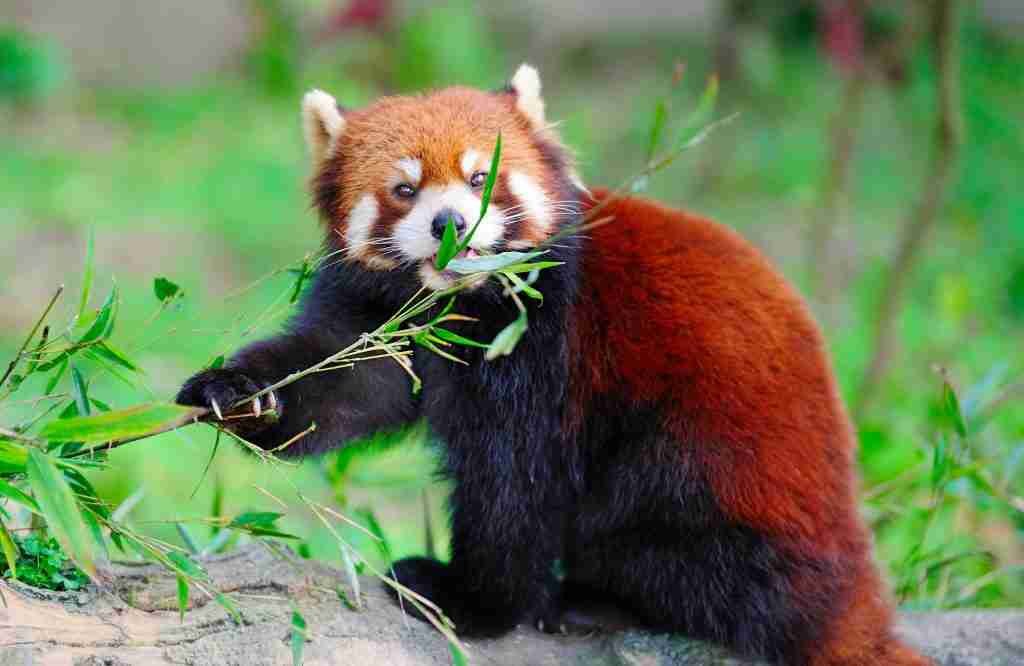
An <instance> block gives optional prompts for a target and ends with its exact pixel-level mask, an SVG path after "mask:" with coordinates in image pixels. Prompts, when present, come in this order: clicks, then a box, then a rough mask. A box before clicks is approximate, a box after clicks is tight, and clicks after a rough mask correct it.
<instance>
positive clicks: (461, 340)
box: [430, 326, 490, 349]
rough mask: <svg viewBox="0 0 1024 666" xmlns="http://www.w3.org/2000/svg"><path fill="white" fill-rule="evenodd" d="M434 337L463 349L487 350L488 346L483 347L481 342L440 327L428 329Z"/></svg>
mask: <svg viewBox="0 0 1024 666" xmlns="http://www.w3.org/2000/svg"><path fill="white" fill-rule="evenodd" d="M430 330H431V331H432V332H433V334H434V335H436V336H437V337H439V338H441V339H442V340H444V341H445V342H451V343H453V344H456V345H462V346H463V347H479V348H480V349H487V348H488V347H489V346H490V345H485V344H483V343H482V342H477V341H476V340H470V339H469V338H466V337H463V336H461V335H459V334H458V333H454V332H452V331H449V330H448V329H446V328H441V327H440V326H434V327H433V328H431V329H430Z"/></svg>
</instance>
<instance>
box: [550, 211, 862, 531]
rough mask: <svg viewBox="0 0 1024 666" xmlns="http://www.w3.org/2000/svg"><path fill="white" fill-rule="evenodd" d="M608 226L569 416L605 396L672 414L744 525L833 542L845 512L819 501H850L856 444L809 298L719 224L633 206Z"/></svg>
mask: <svg viewBox="0 0 1024 666" xmlns="http://www.w3.org/2000/svg"><path fill="white" fill-rule="evenodd" d="M604 196H606V194H605V193H604V192H597V193H596V198H597V200H598V201H600V200H601V199H602V198H603V197H604ZM592 205H593V204H592ZM605 216H611V217H612V218H613V220H612V221H611V222H609V223H607V224H604V225H602V226H598V227H596V228H593V229H591V230H590V231H588V232H587V234H586V235H587V237H588V239H587V241H586V242H585V243H584V248H585V249H584V256H583V261H582V277H581V285H580V298H579V302H578V305H577V309H576V312H575V314H574V316H573V318H572V324H571V326H572V331H571V334H570V335H571V338H572V339H573V343H572V344H573V347H574V362H573V406H574V408H575V409H573V410H571V417H570V418H573V417H575V418H586V417H585V413H586V405H587V404H588V403H589V402H590V400H591V399H592V398H593V397H595V396H597V395H612V396H618V397H621V398H622V399H624V400H625V401H626V402H627V403H639V404H642V403H651V404H657V405H659V406H667V407H669V410H668V416H667V417H666V423H665V425H666V427H667V428H669V429H670V430H671V431H673V432H675V433H676V434H677V435H678V438H679V440H680V441H681V442H696V444H695V445H694V446H695V447H700V448H701V450H700V451H695V452H693V453H694V455H698V456H700V457H701V459H702V462H703V463H704V464H705V465H707V467H708V468H709V469H710V475H711V482H712V484H713V486H715V490H716V494H717V495H718V499H719V501H720V503H721V504H722V505H723V506H724V507H725V508H727V511H728V512H729V513H731V514H732V516H733V517H734V518H736V519H740V520H744V521H745V522H752V523H756V524H759V525H762V526H764V527H767V528H769V529H771V530H778V531H782V532H787V533H793V534H794V535H800V536H803V537H805V538H811V539H815V538H818V537H822V538H829V537H826V535H830V534H831V535H834V534H836V531H835V530H834V529H830V528H834V527H835V526H836V524H835V521H839V522H843V523H846V522H847V518H848V516H845V515H843V514H844V512H843V511H841V510H839V505H840V504H841V503H840V502H837V503H836V504H835V506H833V507H829V506H825V504H827V502H823V501H822V500H821V498H822V497H827V498H833V500H838V499H839V498H844V497H845V498H849V497H850V493H851V492H852V469H851V465H852V461H851V459H852V455H851V454H852V448H853V443H852V440H853V438H852V432H851V429H850V427H849V424H848V421H847V418H846V416H845V412H844V410H843V407H842V404H841V402H840V399H839V397H838V393H837V389H836V385H835V381H834V379H833V376H832V371H831V369H830V366H829V363H828V359H827V356H826V352H825V349H824V345H823V342H822V338H821V335H820V333H819V331H818V328H817V326H816V325H815V323H814V321H813V319H812V318H811V316H810V313H809V312H808V310H807V307H806V305H805V304H804V303H803V301H802V299H801V298H800V297H799V296H798V295H797V293H796V292H795V290H794V289H793V288H792V287H791V286H790V285H789V284H788V283H787V282H786V281H785V279H784V278H783V277H782V276H781V275H780V274H779V273H778V271H777V270H775V269H774V268H773V267H772V266H771V264H770V263H769V262H768V260H767V259H766V258H765V257H764V256H763V255H762V254H761V253H760V252H759V251H758V250H757V249H756V248H754V247H753V246H752V245H751V244H749V243H748V242H747V241H745V240H744V239H743V238H741V237H740V236H739V235H738V234H736V233H735V232H733V231H731V230H729V229H727V228H725V227H723V226H721V225H718V224H716V223H713V222H711V221H709V220H706V219H703V218H700V217H697V216H693V215H689V214H686V213H683V212H681V211H677V210H673V209H670V208H667V207H665V206H662V205H659V204H657V203H654V202H651V201H648V200H644V199H638V198H632V197H630V198H618V199H615V200H613V201H611V202H609V203H607V204H606V205H604V206H603V207H602V209H601V211H600V212H599V213H598V214H597V217H598V218H603V217H605ZM573 412H574V413H575V414H574V415H573ZM663 413H664V412H663ZM850 536H851V537H853V536H855V535H852V534H851V535H850ZM856 536H857V538H858V539H859V535H856ZM830 545H832V546H838V545H839V544H835V543H833V544H830Z"/></svg>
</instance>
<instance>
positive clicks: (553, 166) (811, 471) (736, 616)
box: [178, 65, 929, 666]
mask: <svg viewBox="0 0 1024 666" xmlns="http://www.w3.org/2000/svg"><path fill="white" fill-rule="evenodd" d="M303 109H304V110H303V113H304V122H305V133H306V138H307V142H308V144H309V146H310V150H311V153H312V157H313V169H314V176H313V194H314V200H315V204H316V206H317V208H318V210H319V212H320V215H321V217H322V219H323V221H324V224H325V231H326V240H325V244H326V247H327V249H328V250H330V251H332V252H337V253H339V254H340V259H339V260H337V261H331V262H329V263H327V264H326V265H325V266H324V267H323V268H322V269H321V270H320V271H319V272H318V274H317V275H316V277H315V280H314V281H313V284H312V286H311V288H310V290H309V292H308V293H307V294H306V296H305V298H304V300H303V302H302V307H301V309H300V312H299V313H298V314H297V315H296V316H295V318H294V319H293V321H292V322H291V323H290V325H289V326H288V328H287V330H286V331H284V332H283V333H281V334H280V335H278V336H276V337H273V338H270V339H267V340H263V341H260V342H256V343H254V344H251V345H249V346H248V347H246V348H244V349H242V350H241V351H240V352H238V353H237V354H236V355H235V356H234V357H233V358H231V359H230V360H229V361H228V363H226V364H225V366H224V367H223V368H220V369H211V370H205V371H203V372H200V373H199V374H197V375H195V376H194V377H192V378H191V379H189V380H188V381H187V382H186V383H185V385H184V386H183V387H182V389H181V391H180V393H179V395H178V400H179V402H182V403H184V404H192V405H203V406H209V407H213V408H214V409H215V411H217V412H218V413H221V408H222V407H225V406H229V405H232V404H234V403H236V402H238V401H239V400H241V399H243V398H246V397H247V396H250V395H252V394H253V393H255V392H256V391H258V390H260V389H262V388H263V387H266V386H268V385H270V384H271V383H274V382H276V381H277V380H279V379H281V378H283V377H284V376H286V375H288V374H289V373H292V372H294V371H296V370H300V369H302V368H305V367H308V366H310V365H313V364H314V363H316V362H318V361H320V360H322V359H323V358H324V357H326V356H328V355H329V354H331V353H333V352H335V351H336V350H338V349H340V348H342V347H343V346H345V345H347V344H349V343H351V342H352V341H353V340H355V339H357V336H358V335H359V334H360V333H362V332H363V331H368V330H372V329H374V328H375V327H377V326H378V325H380V324H381V323H382V322H383V321H385V320H386V319H387V318H388V317H389V316H390V315H391V314H392V313H393V312H394V311H395V310H396V309H397V308H398V307H399V306H401V305H402V303H404V302H405V301H406V299H408V298H409V297H410V295H412V294H413V293H415V292H416V291H417V290H418V289H420V288H421V287H424V286H425V287H427V288H428V289H441V288H444V287H446V286H448V285H449V284H450V283H451V280H452V277H451V276H450V275H448V274H446V273H444V272H439V271H438V270H436V269H435V268H434V257H435V255H436V254H437V252H438V249H439V246H440V239H441V237H442V233H443V231H444V227H445V225H446V224H447V222H448V220H452V221H453V222H454V223H455V225H456V227H457V230H458V232H459V233H460V234H464V233H466V228H467V226H468V225H470V224H472V223H473V222H475V220H476V216H477V213H478V211H479V208H480V202H481V190H482V187H483V185H484V182H485V181H486V179H487V176H488V173H487V170H488V168H489V159H490V156H491V154H492V151H493V149H494V146H495V140H496V137H497V136H498V134H499V133H500V134H501V136H502V139H503V152H502V154H501V160H500V164H499V170H498V174H497V182H496V186H495V189H494V194H493V199H492V202H491V206H490V208H489V210H488V212H487V214H486V216H485V217H484V218H483V221H482V222H481V225H480V228H479V229H478V231H477V233H476V234H475V235H474V236H473V238H472V242H471V243H470V246H469V248H468V249H467V252H468V253H479V254H487V253H493V252H499V251H504V250H508V249H529V248H534V247H537V246H538V245H539V244H541V243H544V242H545V241H546V240H548V239H550V238H551V237H552V235H554V234H556V233H558V232H559V231H561V230H563V229H565V228H566V227H568V226H569V225H575V224H577V223H578V222H579V221H580V220H581V219H582V217H583V216H584V215H586V213H587V211H588V210H590V209H592V208H593V207H594V206H597V205H601V206H602V210H601V212H600V214H601V216H602V217H603V216H608V217H610V218H611V221H610V222H609V223H607V224H604V225H602V226H598V227H595V228H592V229H590V230H588V231H587V232H586V233H585V234H576V235H572V234H568V235H566V237H565V238H560V239H558V241H557V242H556V243H553V244H551V245H550V246H549V247H548V252H549V256H550V258H552V259H553V260H555V261H558V262H561V265H559V266H557V267H555V268H551V269H548V270H545V271H543V272H541V273H540V276H539V278H538V280H537V282H536V283H535V285H534V286H535V288H536V289H538V290H539V291H541V292H542V293H543V295H544V299H543V302H536V301H534V302H531V303H529V304H528V307H529V322H530V323H529V329H528V331H527V332H526V334H525V335H524V336H523V338H522V340H521V342H520V343H519V345H518V346H517V347H516V349H515V350H514V352H513V353H512V354H511V355H509V356H506V357H501V358H498V359H495V360H492V361H488V360H485V358H484V355H483V352H482V351H481V350H479V349H475V348H466V349H461V350H460V351H458V352H456V353H458V354H460V356H461V357H462V358H463V360H464V361H465V362H466V363H465V364H464V365H462V364H454V363H451V362H449V361H447V360H445V359H442V358H441V357H439V356H437V355H435V354H432V353H430V352H429V351H427V350H423V349H417V350H416V351H415V353H414V356H413V361H412V362H413V367H414V369H415V371H416V373H417V375H418V376H419V377H420V378H421V379H422V382H423V384H422V391H421V392H419V393H417V394H413V392H412V391H411V390H410V383H409V378H408V376H407V375H406V374H405V372H404V371H403V370H402V369H401V368H399V367H398V365H397V364H396V363H394V362H393V361H391V360H389V359H379V360H373V361H366V362H363V363H359V364H357V365H356V366H355V367H353V368H351V369H347V370H339V371H334V372H329V373H316V374H313V375H310V376H307V377H304V378H303V379H301V380H299V381H297V382H295V383H292V384H289V385H286V386H284V387H283V388H281V389H279V390H276V391H274V392H273V393H271V394H268V395H267V396H265V399H266V400H270V401H271V402H272V403H273V404H274V405H275V406H276V408H277V409H276V412H277V419H276V420H273V421H271V420H268V419H260V418H255V419H250V420H249V421H245V420H242V421H238V420H232V421H230V422H229V423H230V424H232V425H231V427H233V428H235V429H238V430H240V431H241V432H243V433H244V434H245V436H246V437H247V438H248V439H250V440H251V441H252V442H254V443H256V444H257V445H259V446H261V447H265V448H268V449H270V448H274V447H276V446H278V445H280V444H282V443H283V442H287V441H289V440H291V439H293V438H294V437H295V436H296V435H297V434H299V433H302V432H304V431H306V430H307V429H308V427H309V426H310V424H311V423H313V422H315V423H316V425H317V429H316V431H315V432H312V433H310V434H309V435H308V436H305V437H303V438H301V439H300V440H299V441H298V442H297V443H296V444H295V445H294V446H292V447H290V448H289V449H287V450H286V451H287V452H290V453H292V454H295V453H298V454H315V453H318V452H321V451H324V450H326V449H328V448H331V447H335V446H340V445H343V444H344V443H345V442H347V441H349V440H352V439H355V438H358V437H362V436H366V435H369V434H372V433H374V432H377V431H380V430H384V429H389V428H398V427H401V426H403V425H406V424H409V423H411V422H413V421H415V420H417V419H425V420H426V422H427V424H428V425H429V428H430V431H431V433H432V435H433V436H434V437H435V438H436V439H437V440H438V441H439V442H440V443H441V444H442V451H443V455H442V470H443V472H444V473H445V474H446V475H447V476H448V477H449V478H450V479H451V480H452V481H453V490H452V495H451V498H450V508H451V528H452V537H451V539H452V541H451V560H450V561H449V562H447V563H442V562H440V561H437V560H433V559H429V558H423V557H413V558H407V559H404V560H400V561H398V562H396V563H395V564H394V568H393V575H394V578H395V579H396V580H398V581H399V582H400V583H402V584H403V585H406V586H408V587H410V588H411V589H413V590H414V591H416V592H418V593H420V594H422V595H423V596H425V597H427V598H429V599H431V600H432V601H434V602H435V603H437V604H438V605H439V606H440V608H441V609H442V610H443V611H444V613H445V614H446V615H447V616H448V617H449V618H451V619H452V620H453V621H454V623H455V625H456V630H457V631H458V632H459V633H460V634H462V635H466V636H492V635H498V634H501V633H503V632H505V631H507V630H509V629H511V628H512V627H514V626H515V625H516V624H518V623H522V622H530V623H534V624H536V625H538V626H540V627H542V628H547V629H552V628H556V627H558V626H559V625H560V622H561V617H562V615H561V613H562V611H563V609H565V608H566V607H568V606H571V604H572V602H573V599H574V598H584V597H586V596H588V595H589V596H593V595H598V596H600V597H602V598H605V599H612V600H614V601H615V602H616V603H618V604H620V605H621V606H622V607H623V608H625V609H628V610H629V611H631V612H632V613H633V614H634V615H635V616H636V617H638V618H639V619H640V620H641V621H642V622H643V623H644V624H646V625H647V626H649V627H651V628H653V629H656V630H665V631H672V632H680V633H683V634H686V635H688V636H692V637H695V638H701V639H706V640H710V641H715V642H718V643H721V644H723V645H726V646H729V647H730V648H732V649H733V650H735V651H736V652H737V653H740V654H743V655H749V656H754V657H760V658H764V659H768V660H771V661H773V662H775V663H785V664H812V665H814V666H826V665H827V666H833V665H834V666H839V665H868V664H891V665H895V666H900V665H917V664H927V663H929V662H928V660H926V659H925V658H924V657H921V656H919V655H917V654H915V653H914V652H913V651H912V650H911V649H910V648H908V647H906V646H904V645H903V644H902V643H901V642H900V641H899V640H898V639H897V638H896V637H895V636H894V635H893V633H892V627H891V624H892V611H891V606H890V602H889V601H888V599H887V596H886V593H885V591H884V586H883V584H882V582H881V580H880V577H879V574H878V572H877V570H876V568H875V566H874V564H873V563H872V560H871V542H870V537H869V533H868V530H867V529H866V527H865V526H864V524H863V522H862V521H861V519H860V518H859V516H858V512H857V500H856V479H855V471H854V458H853V453H854V446H855V437H854V433H853V429H852V426H851V424H850V420H849V418H848V416H847V414H846V412H845V410H844V407H843V404H842V401H841V399H840V396H839V394H838V391H837V388H836V382H835V379H834V377H833V373H832V370H831V368H830V365H829V361H828V358H827V356H826V353H825V348H824V344H823V342H822V338H821V334H820V333H819V331H818V328H817V326H816V325H815V323H814V321H813V319H812V317H811V315H810V313H809V312H808V310H807V307H806V306H805V305H804V303H803V301H802V300H801V299H800V297H799V296H798V295H797V293H796V292H795V291H794V289H793V288H792V287H791V286H790V285H789V284H788V283H787V282H786V281H785V279H784V278H782V277H781V275H780V274H779V273H778V272H777V271H776V270H775V269H774V268H773V267H772V266H771V265H770V263H769V262H768V261H767V260H766V259H765V258H764V257H763V256H762V254H761V253H760V252H758V251H757V250H756V249H755V248H754V247H753V246H751V245H750V244H748V243H747V242H746V241H744V240H743V239H742V238H741V237H740V236H739V235H737V234H735V233H733V232H732V231H730V230H728V229H726V228H724V227H722V226H719V225H717V224H715V223H713V222H710V221H708V220H705V219H702V218H700V217H696V216H693V215H688V214H686V213H683V212H679V211H675V210H671V209H669V208H666V207H664V206H661V205H659V204H657V203H654V202H651V201H647V200H644V199H640V198H635V197H619V196H612V195H611V194H609V193H608V192H606V191H604V190H595V191H594V192H590V191H588V190H586V189H585V188H584V187H583V185H582V184H581V183H580V181H579V179H578V177H577V176H576V173H575V170H574V167H573V164H572V162H571V159H570V158H569V156H568V153H567V152H566V150H565V149H564V148H563V147H562V145H561V143H560V141H559V139H558V137H557V136H556V134H555V133H554V131H553V130H552V129H551V128H550V126H549V125H548V124H547V122H546V120H545V114H544V103H543V100H542V98H541V96H540V79H539V77H538V76H537V73H536V71H535V70H534V69H533V68H531V67H529V66H525V65H524V66H523V67H521V68H520V69H519V70H518V71H517V72H516V74H515V76H514V77H513V78H512V80H511V83H510V85H509V86H508V87H507V88H506V89H503V90H500V91H497V92H486V91H480V90H474V89H469V88H458V87H456V88H448V89H444V90H440V91H436V92H431V93H427V94H424V95H418V96H406V97H387V98H383V99H381V100H378V101H377V102H375V103H373V104H370V105H369V106H367V107H365V108H362V109H352V110H348V109H342V108H341V107H339V106H338V105H337V104H336V102H335V101H334V99H333V98H332V97H330V96H329V95H327V94H326V93H323V92H319V91H314V92H311V93H309V94H308V95H307V96H306V97H305V100H304V105H303ZM457 303H458V308H459V312H461V313H463V314H466V315H469V316H471V317H473V318H474V320H473V321H465V322H461V326H460V328H458V332H459V333H460V334H462V335H464V336H466V337H470V338H474V339H477V340H489V339H492V338H493V337H494V335H496V334H497V332H498V331H500V330H501V329H502V328H503V327H504V326H506V325H507V324H508V323H509V322H510V321H512V320H513V319H514V318H515V317H516V315H517V310H516V308H515V306H514V305H513V304H512V303H511V302H510V301H509V299H508V298H506V297H505V296H504V295H503V292H502V289H501V288H500V286H499V285H496V284H494V281H485V282H482V283H480V284H477V285H476V286H475V288H474V289H472V290H470V291H467V292H463V293H461V294H460V295H459V297H458V301H457ZM254 407H256V409H254V410H253V412H254V413H257V414H258V413H259V412H260V411H261V410H260V409H259V406H258V405H254ZM227 425H228V423H225V426H227ZM556 562H560V563H561V568H562V570H563V572H564V576H563V577H559V576H556V574H555V564H556Z"/></svg>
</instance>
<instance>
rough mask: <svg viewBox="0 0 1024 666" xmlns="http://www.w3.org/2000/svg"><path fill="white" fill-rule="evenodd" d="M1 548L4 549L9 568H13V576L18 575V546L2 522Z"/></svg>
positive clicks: (0, 528)
mask: <svg viewBox="0 0 1024 666" xmlns="http://www.w3.org/2000/svg"><path fill="white" fill-rule="evenodd" d="M0 549H2V550H3V551H4V559H5V560H7V568H8V569H10V570H11V578H17V577H18V547H17V546H16V545H15V544H14V539H13V538H12V537H11V533H10V532H8V531H7V526H6V525H4V524H3V523H2V522H0Z"/></svg>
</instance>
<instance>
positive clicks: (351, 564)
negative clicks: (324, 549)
mask: <svg viewBox="0 0 1024 666" xmlns="http://www.w3.org/2000/svg"><path fill="white" fill-rule="evenodd" d="M337 541H338V547H339V549H340V550H341V568H342V569H343V570H344V571H345V575H346V576H347V578H348V584H349V586H350V587H351V588H352V605H353V607H354V609H355V610H360V609H361V608H362V607H363V601H362V598H363V593H362V592H361V591H360V585H359V571H358V570H357V569H356V563H355V561H354V560H353V559H352V554H351V553H349V550H348V544H346V543H345V542H343V541H342V540H341V537H337Z"/></svg>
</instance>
